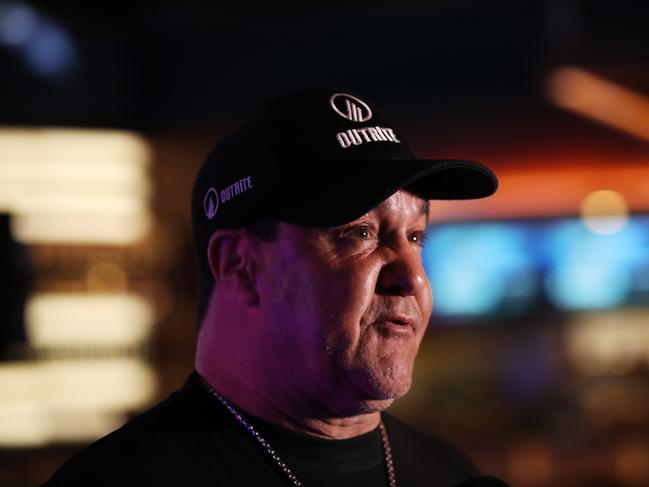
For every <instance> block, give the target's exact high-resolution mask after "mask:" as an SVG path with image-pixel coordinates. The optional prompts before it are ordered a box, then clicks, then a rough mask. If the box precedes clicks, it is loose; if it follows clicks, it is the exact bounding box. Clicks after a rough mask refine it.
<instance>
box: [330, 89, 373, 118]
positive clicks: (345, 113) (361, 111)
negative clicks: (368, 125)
mask: <svg viewBox="0 0 649 487" xmlns="http://www.w3.org/2000/svg"><path fill="white" fill-rule="evenodd" d="M329 104H330V105H331V108H333V109H334V111H335V112H336V113H337V114H338V115H340V116H341V117H343V118H345V119H347V120H350V121H352V122H366V121H368V120H369V119H370V118H372V110H371V109H370V107H369V106H368V105H367V103H365V102H364V101H363V100H360V99H358V98H356V97H355V96H352V95H348V94H347V93H335V94H334V95H331V98H330V99H329Z"/></svg>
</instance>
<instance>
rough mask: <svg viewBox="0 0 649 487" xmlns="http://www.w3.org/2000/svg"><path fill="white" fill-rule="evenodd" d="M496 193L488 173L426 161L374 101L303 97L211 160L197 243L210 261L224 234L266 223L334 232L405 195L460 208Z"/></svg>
mask: <svg viewBox="0 0 649 487" xmlns="http://www.w3.org/2000/svg"><path fill="white" fill-rule="evenodd" d="M497 186H498V180H497V179H496V176H495V175H494V173H493V172H492V171H491V170H490V169H488V168H487V167H486V166H484V165H482V164H480V163H477V162H472V161H466V160H456V159H417V158H416V157H415V155H414V153H413V152H412V150H411V149H410V147H409V146H408V144H407V143H406V142H405V141H404V139H403V135H402V134H401V133H400V132H399V131H398V130H397V128H395V126H394V124H393V123H392V122H391V121H390V120H389V119H388V118H386V117H385V116H384V115H382V114H381V113H380V112H379V111H378V110H377V109H376V107H375V106H374V105H370V104H369V103H368V102H367V101H366V100H365V99H362V98H360V97H358V96H355V95H353V94H350V93H349V92H346V91H340V90H333V89H314V90H306V91H300V92H296V93H291V94H288V95H283V96H280V97H277V98H273V99H271V100H269V101H267V102H266V103H265V104H264V105H263V106H262V107H261V109H260V110H259V111H257V112H256V113H255V114H254V115H253V117H252V118H250V119H249V120H248V121H247V122H245V123H244V124H243V125H242V126H241V127H240V128H238V129H237V130H235V131H234V132H232V133H230V134H229V135H227V136H225V137H224V138H223V139H221V140H220V141H219V143H218V144H217V145H216V146H215V147H214V149H212V151H211V152H210V153H209V155H208V156H207V158H206V159H205V161H204V162H203V165H202V166H201V168H200V170H199V171H198V174H197V176H196V180H195V182H194V188H193V191H192V224H193V231H194V240H195V243H196V246H197V249H198V251H199V253H201V254H202V253H204V252H205V249H206V248H207V244H208V242H209V239H210V237H211V235H212V232H213V231H214V230H216V229H217V228H237V227H242V226H245V225H246V224H248V223H249V222H251V221H253V220H255V219H258V218H264V217H265V218H273V219H277V220H281V221H285V222H289V223H294V224H299V225H306V226H314V227H330V226H337V225H342V224H344V223H348V222H350V221H352V220H355V219H356V218H358V217H360V216H362V215H364V214H365V213H367V212H368V211H370V210H371V209H372V208H374V207H375V206H376V205H378V204H379V203H381V202H382V201H383V200H385V199H387V198H388V197H389V196H390V195H392V194H393V193H395V192H396V191H398V190H399V189H401V188H404V189H407V190H408V191H410V192H412V193H414V194H416V195H418V196H420V197H421V198H424V199H427V200H436V199H439V200H457V199H474V198H483V197H486V196H489V195H491V194H493V193H494V192H495V191H496V188H497Z"/></svg>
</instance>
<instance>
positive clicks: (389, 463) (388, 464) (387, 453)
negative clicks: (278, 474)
mask: <svg viewBox="0 0 649 487" xmlns="http://www.w3.org/2000/svg"><path fill="white" fill-rule="evenodd" d="M199 377H200V380H201V385H202V386H203V388H204V389H206V390H207V391H208V392H209V393H210V394H212V395H213V396H214V397H215V398H217V399H218V400H219V402H220V403H221V404H223V406H225V408H226V409H227V410H228V411H230V413H231V414H232V416H234V418H235V419H236V420H237V421H238V422H239V423H240V424H241V425H242V426H243V427H244V428H245V429H246V430H248V432H250V434H251V435H252V436H253V437H254V438H255V439H256V440H257V441H258V442H259V443H260V444H261V445H262V446H263V447H264V449H265V450H266V452H267V453H268V454H269V455H270V456H271V457H272V459H273V460H274V461H275V463H276V464H277V465H278V466H279V467H280V468H281V469H282V470H283V471H284V473H285V474H286V475H287V477H288V478H289V480H290V481H291V482H292V483H293V485H295V486H296V487H303V486H302V482H300V481H299V480H298V478H297V477H296V476H295V474H294V473H293V472H291V469H290V468H288V465H286V464H285V463H284V461H283V460H282V459H281V458H280V456H279V455H278V454H277V453H276V452H275V450H273V449H272V448H271V446H270V444H269V443H268V442H267V441H266V439H265V438H264V437H263V436H261V435H260V434H259V432H258V431H257V430H256V429H255V427H254V426H253V425H251V424H250V423H249V422H248V421H246V419H245V418H244V417H243V416H242V415H241V413H240V412H239V411H238V410H237V409H236V408H235V407H234V406H233V405H232V404H231V403H230V401H228V400H227V399H226V398H224V397H223V396H222V395H221V394H219V393H218V392H216V390H214V388H213V387H212V386H211V385H209V384H208V383H207V381H206V380H205V379H204V378H203V377H201V376H199ZM379 428H380V430H381V440H382V442H383V456H384V458H385V468H386V470H387V473H388V484H389V485H390V487H397V479H396V476H395V474H394V460H393V459H392V448H391V447H390V439H389V438H388V432H387V431H386V429H385V425H384V424H383V420H381V422H380V423H379Z"/></svg>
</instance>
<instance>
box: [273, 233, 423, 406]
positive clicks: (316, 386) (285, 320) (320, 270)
mask: <svg viewBox="0 0 649 487" xmlns="http://www.w3.org/2000/svg"><path fill="white" fill-rule="evenodd" d="M335 232H336V230H331V229H310V228H305V227H298V226H293V225H289V224H283V223H282V224H281V225H280V239H279V242H278V247H277V248H276V249H275V253H274V255H273V258H275V259H276V262H275V264H274V269H273V273H274V275H276V276H277V280H276V281H275V282H274V283H273V288H272V289H270V292H271V296H272V300H273V301H274V303H273V306H274V307H276V308H277V310H278V311H277V310H276V311H277V312H278V313H279V314H278V315H276V316H275V317H274V319H275V321H280V322H281V325H279V326H280V328H281V329H280V330H276V331H275V332H274V333H275V334H276V335H275V337H274V338H275V340H277V339H281V340H282V341H283V342H284V343H282V344H281V347H280V348H279V349H278V350H280V349H281V348H283V349H284V350H285V352H284V355H285V357H286V359H285V364H284V365H285V366H286V370H285V373H286V374H289V375H290V377H291V379H290V380H292V381H293V385H294V387H301V388H302V390H303V391H305V392H306V391H309V394H310V395H311V396H317V395H318V394H320V395H321V396H322V398H324V399H325V400H327V401H330V402H338V405H340V406H341V407H343V408H348V407H357V408H358V407H360V408H363V407H367V408H374V410H380V409H384V408H385V407H387V406H389V404H390V403H391V402H392V401H393V400H394V399H396V398H398V397H401V396H403V395H404V394H406V393H407V391H408V390H409V389H410V386H411V384H412V372H413V367H414V361H415V357H416V355H417V351H418V349H419V345H420V343H421V339H422V337H423V333H424V330H425V327H426V324H427V320H428V314H429V311H430V309H429V308H430V306H429V303H426V302H425V300H424V301H422V299H421V297H420V296H417V297H416V298H415V297H414V296H408V297H403V296H395V295H379V294H377V293H376V287H377V280H378V279H379V274H380V272H381V269H382V266H381V264H380V262H378V261H374V260H373V259H372V258H371V255H370V254H371V253H370V252H365V251H362V252H357V253H356V254H352V255H347V254H346V250H341V248H340V247H339V246H337V245H338V244H335V239H332V235H335ZM332 242H334V243H332ZM366 254H367V256H366ZM428 293H430V289H429V288H428ZM427 308H428V311H427ZM395 315H406V316H409V317H411V318H413V320H414V321H415V323H414V326H413V327H412V328H413V330H412V333H394V332H393V331H391V329H390V327H389V326H388V325H386V321H387V320H389V318H390V317H394V316H395ZM424 315H426V316H424ZM343 404H344V406H343ZM332 406H333V405H332ZM359 412H363V411H361V410H356V411H352V410H348V409H346V410H345V413H347V414H349V413H359Z"/></svg>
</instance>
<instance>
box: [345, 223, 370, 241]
mask: <svg viewBox="0 0 649 487" xmlns="http://www.w3.org/2000/svg"><path fill="white" fill-rule="evenodd" d="M345 234H346V235H347V236H349V237H354V238H359V239H361V240H368V239H370V238H372V229H371V228H370V227H369V225H360V226H358V227H354V228H351V229H349V230H348V231H347V232H346V233H345Z"/></svg>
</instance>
